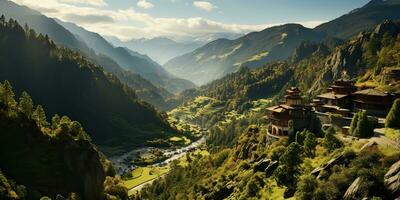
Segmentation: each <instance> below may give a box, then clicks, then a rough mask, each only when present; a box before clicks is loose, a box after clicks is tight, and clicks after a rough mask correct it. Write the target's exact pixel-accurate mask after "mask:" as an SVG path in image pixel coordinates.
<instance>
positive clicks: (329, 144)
mask: <svg viewBox="0 0 400 200" xmlns="http://www.w3.org/2000/svg"><path fill="white" fill-rule="evenodd" d="M334 134H335V129H333V127H330V128H328V130H326V132H325V137H324V146H325V148H326V149H327V150H328V151H329V152H332V151H333V150H335V149H338V148H340V147H342V146H343V143H342V142H341V141H340V140H339V139H337V138H336V137H335V135H334Z"/></svg>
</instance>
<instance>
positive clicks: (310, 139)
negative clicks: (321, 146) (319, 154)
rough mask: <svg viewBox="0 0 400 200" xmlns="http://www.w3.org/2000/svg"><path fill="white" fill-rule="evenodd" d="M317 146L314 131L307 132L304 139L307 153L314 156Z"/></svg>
mask: <svg viewBox="0 0 400 200" xmlns="http://www.w3.org/2000/svg"><path fill="white" fill-rule="evenodd" d="M316 146H317V140H316V137H315V135H314V133H311V132H307V134H306V138H305V139H304V151H305V153H306V154H307V155H309V156H314V152H315V147H316Z"/></svg>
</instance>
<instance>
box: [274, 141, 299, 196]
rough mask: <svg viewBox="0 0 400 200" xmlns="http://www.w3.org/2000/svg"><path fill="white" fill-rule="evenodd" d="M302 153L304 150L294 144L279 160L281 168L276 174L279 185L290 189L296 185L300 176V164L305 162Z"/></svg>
mask: <svg viewBox="0 0 400 200" xmlns="http://www.w3.org/2000/svg"><path fill="white" fill-rule="evenodd" d="M302 152H303V148H302V146H300V145H299V144H298V143H297V142H292V143H291V144H290V145H289V146H288V147H287V149H286V151H285V153H283V155H282V156H281V157H280V159H279V164H280V165H279V167H278V168H277V169H276V170H275V172H274V174H275V179H276V180H277V182H278V184H280V185H285V186H288V187H289V188H292V187H294V186H295V185H296V182H297V177H298V175H299V174H300V164H301V163H302V162H303V160H302V159H301V155H302Z"/></svg>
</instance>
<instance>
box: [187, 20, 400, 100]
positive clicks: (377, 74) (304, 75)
mask: <svg viewBox="0 0 400 200" xmlns="http://www.w3.org/2000/svg"><path fill="white" fill-rule="evenodd" d="M399 33H400V26H399V23H395V22H392V21H385V22H383V23H381V24H379V25H378V26H376V27H375V29H374V30H373V31H372V32H365V33H361V34H359V35H358V36H356V37H353V38H352V39H351V40H349V41H347V42H345V43H343V44H342V45H340V46H338V47H336V48H334V49H330V48H328V47H327V45H326V44H324V43H309V42H307V43H303V44H301V45H299V46H298V47H297V48H295V50H294V53H293V54H292V55H291V57H290V59H289V60H288V61H285V62H275V63H272V64H266V65H264V66H263V67H260V68H258V69H252V70H251V69H249V68H245V67H243V68H241V69H240V70H239V71H238V72H236V73H232V74H229V75H227V76H225V77H223V78H221V79H218V80H215V81H213V82H211V83H209V84H207V85H204V86H202V87H199V88H198V89H193V90H188V91H186V92H184V93H182V96H181V98H182V99H190V98H192V97H195V96H199V95H203V96H209V97H213V98H216V99H219V100H230V99H241V100H245V101H246V99H247V100H248V99H250V100H254V99H259V98H270V97H274V96H276V95H278V97H279V95H280V94H283V92H284V91H285V90H286V88H287V87H289V86H293V85H296V86H299V87H300V89H301V90H302V91H305V92H307V93H308V94H310V96H309V98H312V96H313V95H315V94H318V93H320V92H322V91H323V90H324V89H326V88H327V87H328V86H329V85H330V84H331V83H332V81H333V80H336V79H338V78H341V77H342V75H343V73H344V72H345V73H346V75H348V76H350V77H351V78H355V79H356V80H357V81H358V84H360V85H362V84H369V86H371V84H373V86H378V87H381V89H383V90H392V91H396V90H397V91H399V88H400V87H399V85H400V84H399V83H398V82H396V80H392V81H391V80H389V82H386V83H385V81H383V78H384V77H385V73H386V71H385V70H386V69H388V68H399V67H400V65H399V63H398V60H399V58H398V52H399V39H400V37H399V35H400V34H399ZM389 85H392V86H390V87H389Z"/></svg>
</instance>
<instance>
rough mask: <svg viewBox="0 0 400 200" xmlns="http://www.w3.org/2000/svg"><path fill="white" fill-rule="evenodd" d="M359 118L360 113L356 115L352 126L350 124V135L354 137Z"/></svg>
mask: <svg viewBox="0 0 400 200" xmlns="http://www.w3.org/2000/svg"><path fill="white" fill-rule="evenodd" d="M358 118H359V114H358V113H356V114H354V116H353V119H352V120H351V124H350V130H349V134H350V135H354V132H355V130H356V129H357V124H358Z"/></svg>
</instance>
